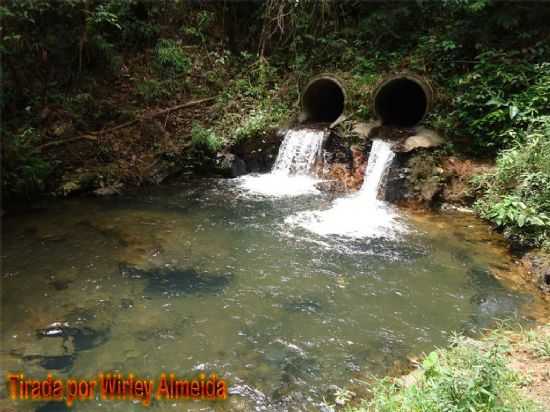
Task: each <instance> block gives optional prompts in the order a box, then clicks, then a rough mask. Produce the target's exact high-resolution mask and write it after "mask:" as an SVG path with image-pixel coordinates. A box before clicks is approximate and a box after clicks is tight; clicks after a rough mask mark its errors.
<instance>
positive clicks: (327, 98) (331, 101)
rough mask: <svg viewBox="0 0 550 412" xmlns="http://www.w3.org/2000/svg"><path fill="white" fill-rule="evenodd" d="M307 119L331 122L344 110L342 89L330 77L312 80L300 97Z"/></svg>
mask: <svg viewBox="0 0 550 412" xmlns="http://www.w3.org/2000/svg"><path fill="white" fill-rule="evenodd" d="M302 102H303V105H304V110H305V112H306V113H307V116H308V118H307V120H308V121H310V122H331V123H332V122H333V121H335V120H336V119H338V117H340V115H341V114H342V113H343V112H344V102H345V96H344V91H343V90H342V88H341V87H340V85H339V84H338V83H336V82H335V81H334V80H331V79H319V80H316V81H314V82H313V83H311V84H310V85H309V87H308V88H307V89H306V91H305V93H304V96H303V97H302Z"/></svg>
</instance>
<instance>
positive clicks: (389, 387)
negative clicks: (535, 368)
mask: <svg viewBox="0 0 550 412" xmlns="http://www.w3.org/2000/svg"><path fill="white" fill-rule="evenodd" d="M453 343H454V346H453V347H452V348H450V349H447V350H438V351H435V352H432V353H430V355H429V356H427V357H426V358H425V360H424V362H423V363H422V372H423V374H422V375H421V376H420V378H419V379H418V380H417V381H416V382H415V383H414V384H412V385H411V386H408V387H403V386H401V385H400V384H397V383H394V382H392V381H390V380H388V379H385V380H382V381H379V382H378V383H377V384H376V385H375V386H374V388H373V389H372V393H373V397H372V399H370V400H368V401H365V402H364V403H363V405H362V406H361V407H360V408H359V409H356V410H355V411H356V412H367V411H372V412H386V411H387V412H390V411H391V412H397V411H402V412H417V411H418V412H420V411H430V412H438V411H440V412H443V411H445V412H467V411H485V412H491V411H494V412H496V411H499V412H519V411H525V412H527V411H534V410H535V408H534V406H533V404H532V403H531V402H529V401H526V400H524V399H523V398H522V397H521V395H520V394H519V391H518V388H519V383H520V382H519V378H518V377H517V376H516V374H515V373H513V372H512V371H511V370H509V369H508V368H507V367H506V363H505V358H504V353H505V350H506V344H504V343H502V342H495V343H494V344H492V345H489V346H488V347H481V346H480V344H478V343H476V342H474V341H471V340H468V339H465V338H457V339H454V342H453Z"/></svg>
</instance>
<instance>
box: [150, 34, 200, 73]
mask: <svg viewBox="0 0 550 412" xmlns="http://www.w3.org/2000/svg"><path fill="white" fill-rule="evenodd" d="M154 63H155V67H156V69H157V71H158V72H159V73H160V74H161V75H163V76H166V77H175V76H176V75H178V74H181V73H185V72H187V71H188V70H189V69H190V68H191V60H190V59H189V58H188V57H187V56H186V55H185V54H184V53H183V51H182V49H181V48H180V47H179V45H178V44H177V43H176V42H175V41H174V40H171V39H161V40H159V41H158V42H157V46H156V47H155V59H154Z"/></svg>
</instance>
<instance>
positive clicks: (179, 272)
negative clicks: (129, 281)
mask: <svg viewBox="0 0 550 412" xmlns="http://www.w3.org/2000/svg"><path fill="white" fill-rule="evenodd" d="M120 272H121V274H122V276H124V277H129V278H134V279H145V280H146V282H147V284H146V286H145V294H146V295H165V296H170V297H176V296H185V295H215V294H219V293H221V292H223V290H224V289H225V288H226V287H227V285H228V284H229V283H230V282H231V280H232V278H233V275H232V274H224V275H213V274H202V273H198V272H196V271H194V270H193V269H179V268H154V269H151V270H142V269H138V268H136V267H133V266H129V265H120Z"/></svg>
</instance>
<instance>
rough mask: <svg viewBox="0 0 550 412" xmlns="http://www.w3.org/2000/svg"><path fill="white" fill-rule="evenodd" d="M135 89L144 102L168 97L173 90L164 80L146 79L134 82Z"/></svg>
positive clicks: (152, 101)
mask: <svg viewBox="0 0 550 412" xmlns="http://www.w3.org/2000/svg"><path fill="white" fill-rule="evenodd" d="M136 91H137V94H138V95H139V96H140V97H141V98H142V99H143V100H144V101H145V102H146V103H155V102H158V101H159V100H162V99H166V98H168V97H170V96H171V94H172V91H173V90H172V87H171V85H170V84H168V83H166V82H163V81H161V80H156V79H147V80H143V81H141V82H139V83H137V84H136Z"/></svg>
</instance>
